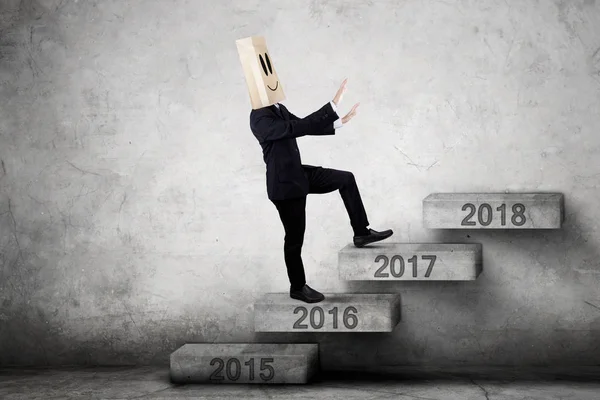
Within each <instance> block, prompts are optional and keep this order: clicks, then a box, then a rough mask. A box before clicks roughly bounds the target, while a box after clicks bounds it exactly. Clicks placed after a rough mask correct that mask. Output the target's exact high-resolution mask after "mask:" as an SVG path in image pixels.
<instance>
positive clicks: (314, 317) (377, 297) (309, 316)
mask: <svg viewBox="0 0 600 400" xmlns="http://www.w3.org/2000/svg"><path fill="white" fill-rule="evenodd" d="M324 295H325V300H324V301H322V302H320V303H315V304H307V303H304V302H301V301H298V300H294V299H292V298H290V296H289V294H288V293H267V294H265V295H264V296H263V297H262V298H260V299H259V300H258V301H257V302H256V303H255V304H254V330H255V331H256V332H391V331H393V330H394V327H395V326H396V325H397V324H398V322H399V321H400V295H398V294H349V293H324Z"/></svg>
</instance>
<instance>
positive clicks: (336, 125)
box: [329, 100, 344, 129]
mask: <svg viewBox="0 0 600 400" xmlns="http://www.w3.org/2000/svg"><path fill="white" fill-rule="evenodd" d="M329 104H331V108H333V111H334V112H335V113H336V114H337V106H336V105H335V103H334V102H333V100H332V101H330V102H329ZM342 126H344V124H343V123H342V119H341V118H338V119H336V120H335V121H333V129H338V128H341V127H342Z"/></svg>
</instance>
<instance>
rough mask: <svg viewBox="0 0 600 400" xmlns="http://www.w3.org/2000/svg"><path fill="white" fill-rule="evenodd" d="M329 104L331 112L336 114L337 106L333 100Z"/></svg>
mask: <svg viewBox="0 0 600 400" xmlns="http://www.w3.org/2000/svg"><path fill="white" fill-rule="evenodd" d="M329 104H331V108H333V111H334V112H335V113H336V114H337V106H336V105H335V103H334V102H333V100H331V101H330V102H329Z"/></svg>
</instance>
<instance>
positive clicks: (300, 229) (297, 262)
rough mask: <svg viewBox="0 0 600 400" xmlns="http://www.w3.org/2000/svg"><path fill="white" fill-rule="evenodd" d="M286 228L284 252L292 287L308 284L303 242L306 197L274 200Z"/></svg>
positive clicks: (297, 287)
mask: <svg viewBox="0 0 600 400" xmlns="http://www.w3.org/2000/svg"><path fill="white" fill-rule="evenodd" d="M273 203H274V204H275V207H277V211H278V212H279V217H280V218H281V222H282V223H283V228H284V230H285V238H284V245H283V254H284V259H285V266H286V267H287V273H288V278H289V280H290V285H291V287H292V289H300V288H302V287H303V286H304V285H305V284H306V277H305V274H304V264H303V263H302V255H301V253H302V244H303V243H304V231H305V229H306V212H305V210H306V197H300V198H296V199H288V200H273Z"/></svg>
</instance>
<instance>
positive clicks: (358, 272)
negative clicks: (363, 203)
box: [338, 243, 482, 281]
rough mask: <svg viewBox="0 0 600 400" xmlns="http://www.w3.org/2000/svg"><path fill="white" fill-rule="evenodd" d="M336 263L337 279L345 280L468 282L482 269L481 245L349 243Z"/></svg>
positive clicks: (340, 253) (475, 277)
mask: <svg viewBox="0 0 600 400" xmlns="http://www.w3.org/2000/svg"><path fill="white" fill-rule="evenodd" d="M338 264H339V273H340V279H343V280H348V281H380V280H389V281H470V280H475V279H477V277H478V276H479V274H480V273H481V271H482V262H481V244H454V243H377V244H372V245H369V246H366V247H363V248H360V249H359V248H356V247H355V246H354V245H352V244H349V245H348V246H346V247H344V248H343V249H342V250H341V251H340V252H339V254H338Z"/></svg>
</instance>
